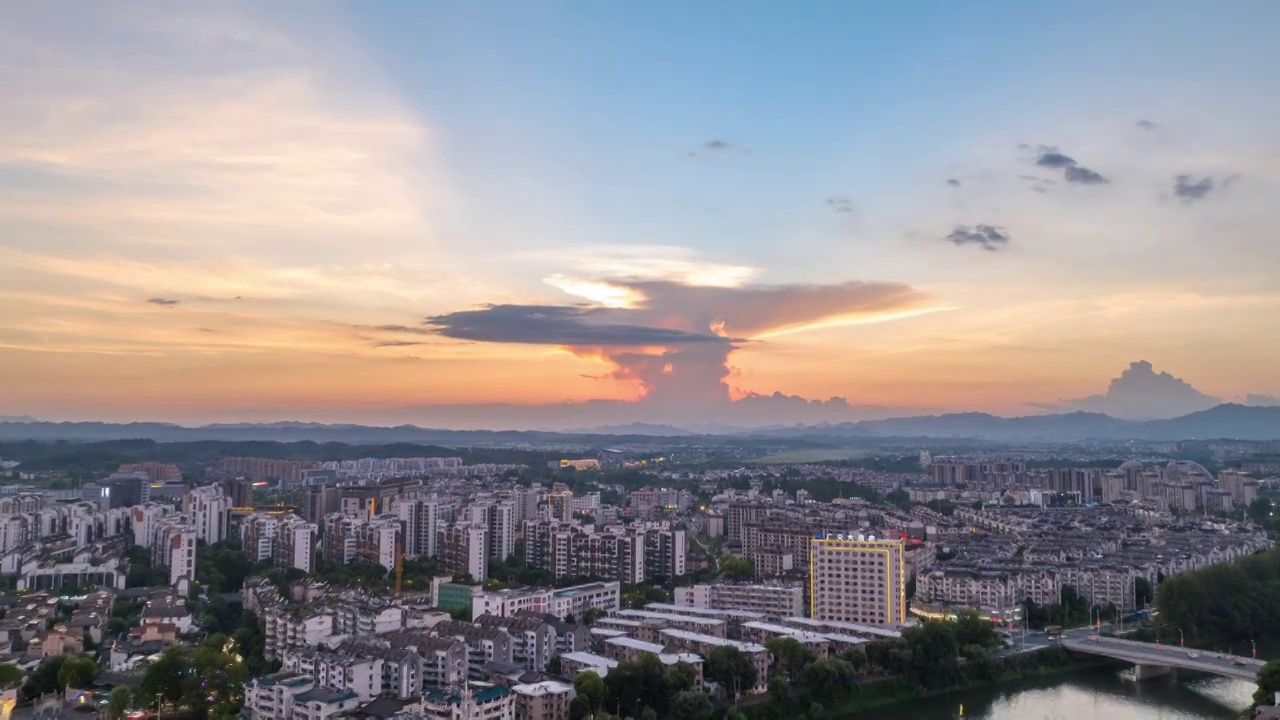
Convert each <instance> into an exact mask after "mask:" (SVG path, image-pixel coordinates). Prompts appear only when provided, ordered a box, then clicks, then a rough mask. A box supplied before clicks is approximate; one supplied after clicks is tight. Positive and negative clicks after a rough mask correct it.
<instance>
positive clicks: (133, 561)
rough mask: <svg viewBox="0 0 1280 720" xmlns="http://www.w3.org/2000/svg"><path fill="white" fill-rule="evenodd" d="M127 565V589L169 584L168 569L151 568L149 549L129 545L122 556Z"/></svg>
mask: <svg viewBox="0 0 1280 720" xmlns="http://www.w3.org/2000/svg"><path fill="white" fill-rule="evenodd" d="M124 557H125V560H126V561H127V562H128V563H129V571H128V573H127V574H126V576H125V582H126V583H127V584H128V586H129V587H131V588H135V587H163V586H165V585H168V584H169V568H165V567H152V566H151V549H150V548H144V547H141V546H139V545H131V546H130V547H129V549H128V550H126V551H125V554H124Z"/></svg>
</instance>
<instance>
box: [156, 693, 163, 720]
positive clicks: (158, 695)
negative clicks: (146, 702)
mask: <svg viewBox="0 0 1280 720" xmlns="http://www.w3.org/2000/svg"><path fill="white" fill-rule="evenodd" d="M161 697H163V696H162V695H161V694H160V693H156V720H160V698H161Z"/></svg>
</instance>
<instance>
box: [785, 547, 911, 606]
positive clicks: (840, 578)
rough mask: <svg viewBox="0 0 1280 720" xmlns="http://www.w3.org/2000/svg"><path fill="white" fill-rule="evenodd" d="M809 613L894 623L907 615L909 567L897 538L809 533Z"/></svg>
mask: <svg viewBox="0 0 1280 720" xmlns="http://www.w3.org/2000/svg"><path fill="white" fill-rule="evenodd" d="M811 542H812V546H811V550H810V559H809V564H810V568H809V596H810V601H809V615H810V617H812V618H814V619H817V620H838V621H842V622H852V623H864V624H867V625H876V626H881V627H886V628H894V627H897V626H898V625H899V624H901V623H903V622H905V621H906V619H907V598H906V583H907V573H906V568H905V566H904V563H903V556H904V549H903V544H902V542H901V541H898V540H876V539H874V537H866V536H861V535H856V536H850V535H824V536H823V537H815V538H813V539H812V541H811Z"/></svg>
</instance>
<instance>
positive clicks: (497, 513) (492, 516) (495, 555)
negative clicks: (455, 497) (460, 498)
mask: <svg viewBox="0 0 1280 720" xmlns="http://www.w3.org/2000/svg"><path fill="white" fill-rule="evenodd" d="M470 512H471V522H472V523H474V524H476V525H483V526H484V527H487V528H488V529H489V536H488V550H487V552H488V553H489V559H491V560H497V561H499V562H501V561H503V560H506V559H507V558H509V557H511V555H512V553H514V552H515V551H516V527H515V505H514V504H512V503H508V502H481V503H476V504H474V505H472V506H471V508H470Z"/></svg>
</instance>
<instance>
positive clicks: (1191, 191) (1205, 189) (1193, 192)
mask: <svg viewBox="0 0 1280 720" xmlns="http://www.w3.org/2000/svg"><path fill="white" fill-rule="evenodd" d="M1213 187H1214V181H1213V178H1211V177H1209V176H1207V175H1206V176H1205V177H1202V178H1200V179H1199V180H1196V179H1195V178H1193V177H1192V176H1190V175H1179V176H1177V177H1176V178H1174V179H1173V194H1174V196H1175V197H1178V198H1181V199H1182V201H1183V202H1192V201H1195V200H1203V199H1205V198H1206V197H1207V196H1208V195H1209V193H1211V192H1213Z"/></svg>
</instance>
